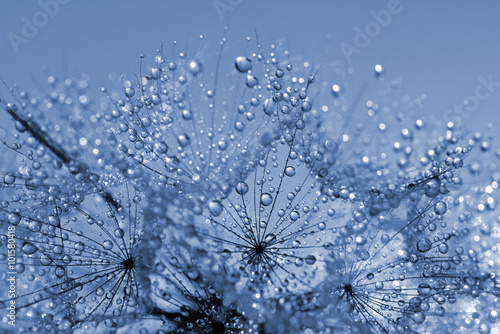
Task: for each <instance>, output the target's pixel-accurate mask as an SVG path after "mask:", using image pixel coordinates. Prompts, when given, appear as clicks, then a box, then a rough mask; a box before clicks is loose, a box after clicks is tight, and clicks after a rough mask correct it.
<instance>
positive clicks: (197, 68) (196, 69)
mask: <svg viewBox="0 0 500 334" xmlns="http://www.w3.org/2000/svg"><path fill="white" fill-rule="evenodd" d="M202 70H203V67H202V66H201V64H200V63H199V62H197V61H196V60H191V61H190V62H189V71H190V72H191V73H193V74H198V73H201V71H202Z"/></svg>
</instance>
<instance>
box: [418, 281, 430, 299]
mask: <svg viewBox="0 0 500 334" xmlns="http://www.w3.org/2000/svg"><path fill="white" fill-rule="evenodd" d="M417 292H418V294H419V295H421V296H428V295H429V294H430V293H431V287H430V285H429V284H427V283H420V284H419V285H418V288H417Z"/></svg>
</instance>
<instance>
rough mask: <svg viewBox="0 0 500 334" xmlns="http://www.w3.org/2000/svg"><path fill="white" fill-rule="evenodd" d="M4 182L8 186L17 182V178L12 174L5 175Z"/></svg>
mask: <svg viewBox="0 0 500 334" xmlns="http://www.w3.org/2000/svg"><path fill="white" fill-rule="evenodd" d="M3 182H4V183H6V184H12V183H14V182H16V177H15V176H14V175H12V174H5V175H4V177H3Z"/></svg>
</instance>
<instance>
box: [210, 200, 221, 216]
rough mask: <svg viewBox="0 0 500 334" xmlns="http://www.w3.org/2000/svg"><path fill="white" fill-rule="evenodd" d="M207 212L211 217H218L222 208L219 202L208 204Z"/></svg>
mask: <svg viewBox="0 0 500 334" xmlns="http://www.w3.org/2000/svg"><path fill="white" fill-rule="evenodd" d="M208 210H210V213H211V214H212V216H215V217H218V216H220V215H221V214H222V211H223V210H224V207H223V206H222V203H221V202H219V201H211V202H210V203H208Z"/></svg>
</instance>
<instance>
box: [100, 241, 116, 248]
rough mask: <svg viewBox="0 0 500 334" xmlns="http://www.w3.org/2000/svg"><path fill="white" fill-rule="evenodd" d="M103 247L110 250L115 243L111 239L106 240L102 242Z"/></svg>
mask: <svg viewBox="0 0 500 334" xmlns="http://www.w3.org/2000/svg"><path fill="white" fill-rule="evenodd" d="M102 248H104V249H108V250H109V249H111V248H113V243H112V242H111V240H106V241H104V242H103V243H102Z"/></svg>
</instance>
